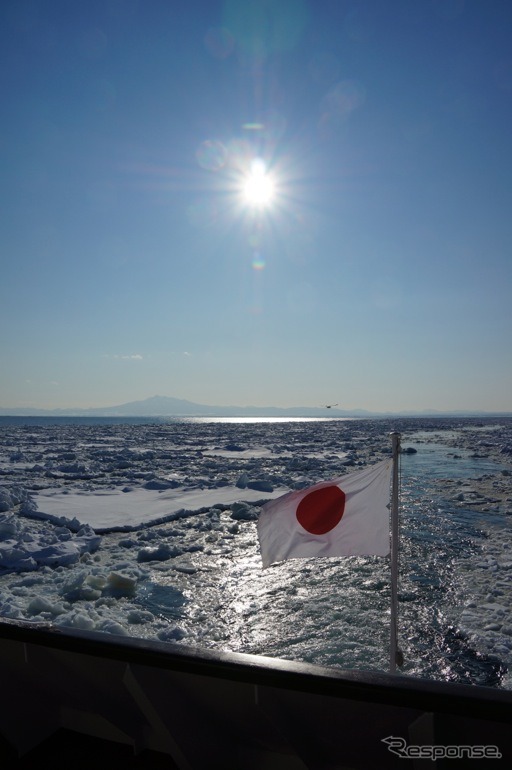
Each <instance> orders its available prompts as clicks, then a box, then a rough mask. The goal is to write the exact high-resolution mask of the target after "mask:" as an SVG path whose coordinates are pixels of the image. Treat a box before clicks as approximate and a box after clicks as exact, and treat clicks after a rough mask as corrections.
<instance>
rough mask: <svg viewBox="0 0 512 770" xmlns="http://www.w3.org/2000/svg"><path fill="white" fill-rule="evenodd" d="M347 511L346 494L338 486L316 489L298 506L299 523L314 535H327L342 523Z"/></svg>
mask: <svg viewBox="0 0 512 770" xmlns="http://www.w3.org/2000/svg"><path fill="white" fill-rule="evenodd" d="M344 511H345V492H343V490H342V489H340V488H339V487H337V486H334V485H332V486H329V487H321V488H320V489H315V490H314V491H313V492H310V493H309V494H308V495H306V496H305V497H303V498H302V500H301V501H300V503H299V504H298V506H297V512H296V514H295V515H296V517H297V521H298V522H299V524H300V525H301V527H304V529H305V530H307V531H308V532H311V534H312V535H325V533H326V532H330V531H331V529H334V527H335V526H336V525H337V524H339V523H340V521H341V517H342V516H343V513H344Z"/></svg>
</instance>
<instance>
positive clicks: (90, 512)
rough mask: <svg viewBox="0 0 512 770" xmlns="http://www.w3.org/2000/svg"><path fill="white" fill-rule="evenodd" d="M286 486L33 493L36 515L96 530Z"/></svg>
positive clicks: (261, 495)
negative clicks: (63, 520) (259, 488)
mask: <svg viewBox="0 0 512 770" xmlns="http://www.w3.org/2000/svg"><path fill="white" fill-rule="evenodd" d="M288 491H289V489H288V488H285V487H282V488H279V489H274V491H273V492H262V491H260V490H255V489H239V488H238V487H220V488H219V489H190V490H184V489H166V490H163V491H161V490H149V489H134V490H131V491H129V492H123V491H121V490H120V489H112V490H103V491H101V492H98V491H96V492H70V493H67V494H66V493H63V492H62V489H61V488H59V489H53V490H51V489H49V490H44V491H42V492H39V493H38V494H37V495H35V496H34V497H33V500H34V502H35V503H36V505H37V514H38V517H41V518H44V517H45V515H46V516H49V517H54V516H55V517H59V518H60V517H64V518H66V519H69V520H72V519H73V518H76V519H78V521H79V522H80V523H81V524H89V525H90V526H91V527H92V528H93V529H94V530H95V531H96V532H101V531H102V530H108V529H112V528H118V527H126V528H129V529H133V528H137V527H139V526H143V525H147V524H151V523H153V522H154V523H157V522H158V521H160V520H162V519H164V518H165V517H167V516H170V515H172V514H173V513H176V511H180V510H187V511H196V510H200V509H201V508H211V507H213V506H214V505H217V504H226V505H230V504H231V503H235V502H253V503H254V502H258V501H259V500H269V499H271V498H275V497H279V496H280V495H283V494H285V493H286V492H288Z"/></svg>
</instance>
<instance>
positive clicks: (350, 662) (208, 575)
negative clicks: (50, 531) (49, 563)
mask: <svg viewBox="0 0 512 770" xmlns="http://www.w3.org/2000/svg"><path fill="white" fill-rule="evenodd" d="M11 419H12V418H11ZM456 422H457V425H456V429H455V430H453V429H452V427H451V426H450V425H447V426H445V425H443V429H442V430H434V428H435V427H436V426H437V423H435V421H434V423H432V424H429V426H428V429H427V430H425V429H424V426H423V423H422V422H421V421H414V420H411V421H404V422H402V423H401V424H399V423H397V422H396V421H371V420H368V421H364V420H362V421H359V420H358V421H344V422H343V423H342V422H341V421H340V422H337V421H335V420H326V421H300V420H299V421H297V420H295V421H284V422H283V421H271V422H268V421H266V422H262V421H257V422H255V423H247V421H246V422H245V423H242V422H233V420H232V419H230V420H229V422H222V421H219V420H216V421H208V420H197V421H186V420H178V421H158V422H156V421H155V422H154V424H148V420H140V421H139V420H134V421H131V424H127V423H128V421H127V420H122V421H115V420H111V419H109V418H101V419H99V420H95V421H94V422H91V421H90V420H84V419H83V418H77V419H75V420H69V419H68V420H67V421H66V420H60V421H53V422H52V421H48V420H47V421H46V422H45V421H44V420H42V421H41V420H39V421H37V422H34V420H33V418H30V419H29V420H27V421H25V422H23V423H18V424H17V425H13V423H12V421H11V422H8V421H7V422H5V421H4V425H3V427H2V445H3V446H4V448H6V450H8V451H11V456H10V465H7V464H5V463H4V465H3V466H2V468H3V474H4V475H3V477H2V478H1V479H0V481H1V483H2V485H4V486H5V485H8V484H9V483H14V482H16V483H21V484H26V485H27V486H28V487H29V486H30V485H31V484H32V485H33V483H34V478H33V474H32V475H30V474H29V473H28V471H27V468H31V467H33V466H32V465H31V459H32V458H31V457H28V455H29V454H30V453H29V447H32V450H33V451H38V452H39V455H40V462H43V460H45V458H46V467H48V468H51V467H54V466H52V462H53V460H52V459H51V458H52V457H56V458H57V459H58V458H59V457H60V458H62V456H65V455H67V456H70V453H71V452H74V454H75V455H76V457H75V460H74V462H76V463H79V462H80V459H81V458H83V462H84V464H88V465H87V467H88V470H89V475H90V478H88V479H87V480H84V479H79V478H76V476H77V474H75V478H73V474H72V473H67V474H66V473H62V474H61V475H60V478H59V480H58V483H60V484H62V485H63V486H65V487H66V489H68V490H71V489H73V488H75V487H77V486H82V487H83V485H84V484H86V485H87V487H88V488H90V487H91V486H92V487H94V485H98V486H99V487H101V485H102V484H105V483H107V482H108V483H109V484H112V483H116V484H117V485H119V484H124V483H127V482H129V483H130V484H132V485H133V484H134V482H135V479H136V476H137V474H138V477H139V478H140V477H141V475H142V476H143V477H144V475H145V476H146V477H147V475H148V474H150V469H152V470H153V472H156V473H157V474H160V475H162V473H163V470H164V469H165V472H166V473H167V474H169V472H171V471H174V472H175V475H176V476H179V477H180V481H181V482H182V483H199V484H202V485H204V486H205V487H208V485H210V486H211V487H212V488H214V487H215V488H216V489H218V488H219V485H221V486H222V484H224V483H225V484H228V483H234V481H235V480H236V479H237V478H238V477H239V475H240V473H242V472H247V473H249V474H251V473H253V474H255V475H257V476H259V477H261V478H264V479H267V480H269V481H271V482H272V483H273V484H277V483H285V484H288V485H292V484H295V485H297V484H299V485H302V486H304V485H307V484H308V483H314V482H316V481H318V480H320V479H322V478H329V477H332V476H333V475H339V473H340V469H342V470H348V471H350V470H352V469H353V468H352V467H350V464H353V465H355V468H356V469H357V466H358V464H367V463H368V462H373V461H375V460H378V459H380V457H381V456H382V455H383V454H386V453H389V451H390V447H389V431H390V429H395V428H401V429H402V431H403V441H402V443H403V444H404V440H405V443H406V444H407V447H408V448H409V450H411V453H410V454H403V455H402V456H401V463H400V467H401V471H400V517H401V523H400V581H399V645H400V647H401V649H402V651H403V654H404V666H403V671H404V673H406V674H410V675H413V676H422V677H428V678H434V679H445V680H449V681H462V682H471V683H474V684H486V685H492V686H499V685H502V684H505V686H506V682H507V681H508V679H507V676H508V674H507V670H508V668H509V666H510V663H511V660H512V655H511V649H512V645H510V646H508V641H507V637H506V634H505V636H504V635H503V633H502V632H501V631H499V633H500V634H501V636H500V638H499V639H497V638H496V634H494V636H493V635H492V634H493V633H494V632H492V629H491V630H487V631H485V633H482V634H479V629H478V628H475V623H476V621H475V618H476V613H477V612H478V610H479V605H481V612H483V613H484V614H485V612H486V611H488V612H492V609H493V607H496V606H497V605H496V596H498V598H499V594H496V596H494V602H495V603H494V605H493V604H492V602H491V604H489V601H488V600H489V593H487V594H486V595H485V596H483V595H482V587H483V586H484V587H485V586H486V582H485V581H486V580H488V577H489V574H490V573H489V568H487V566H486V565H490V564H491V562H490V561H489V558H490V557H488V556H485V549H486V547H487V546H488V543H489V542H490V541H491V540H492V542H493V543H494V549H495V550H494V556H493V558H494V561H495V562H496V558H495V557H496V549H498V556H499V555H500V548H501V544H503V548H505V546H506V542H507V541H506V537H508V533H509V530H510V527H509V518H507V516H506V515H504V514H503V512H500V511H497V512H494V511H493V510H492V506H491V509H490V510H486V511H482V510H481V507H480V508H478V509H477V508H473V507H471V506H470V505H469V504H468V505H465V504H464V501H462V502H461V500H459V497H460V494H457V492H458V489H459V487H457V483H458V482H459V481H460V483H461V484H465V485H466V486H462V487H461V488H463V489H467V483H468V481H469V483H470V482H471V479H472V478H475V479H479V478H482V476H485V475H486V474H491V475H492V474H496V473H498V472H499V471H500V469H501V466H500V465H499V463H498V462H497V460H496V457H494V458H490V457H482V456H475V452H474V451H472V450H471V449H470V448H468V447H467V446H464V445H463V446H461V447H459V446H457V448H456V449H454V446H453V444H454V442H455V443H456V439H457V436H458V435H460V430H461V429H463V428H464V425H463V424H462V425H461V422H460V421H456ZM31 426H32V427H31ZM471 427H472V429H474V430H476V427H475V426H473V425H471ZM488 428H489V430H492V428H493V426H492V425H490V426H488ZM20 431H21V432H20ZM16 447H18V449H16ZM19 447H21V448H19ZM261 447H265V449H266V453H260V454H259V453H258V451H256V450H259V449H261ZM250 450H254V451H252V453H251V451H250ZM412 450H416V452H414V451H412ZM59 452H60V454H59ZM245 452H248V455H246V454H245ZM27 457H28V460H29V461H30V462H26V463H25V464H24V462H23V459H25V460H27ZM91 458H92V459H91ZM126 458H131V460H132V463H131V466H132V467H131V468H130V462H128V461H127V459H126ZM93 460H94V462H96V466H94V463H93ZM344 463H348V464H349V466H348V467H344V465H343V464H344ZM135 466H136V467H137V469H138V470H137V474H134V473H133V470H134V467H135ZM59 467H63V466H62V465H61V466H59ZM142 469H145V470H142ZM53 475H54V476H55V475H56V474H55V473H54V474H53ZM150 475H151V474H150ZM39 483H41V479H39ZM43 483H44V482H43ZM52 483H53V484H54V483H56V482H55V478H53V479H52ZM262 497H263V498H264V494H263V493H262ZM244 510H245V514H246V515H243V514H244ZM244 510H242V515H241V517H240V516H239V517H238V518H236V516H235V517H234V511H233V507H232V506H222V505H221V506H216V507H214V508H213V509H211V510H201V511H197V512H187V515H186V516H182V517H178V518H176V519H175V520H174V521H172V522H170V523H168V524H164V525H158V526H152V527H146V528H144V529H143V530H141V531H139V532H136V533H132V534H124V535H123V534H119V533H114V532H112V533H110V534H108V533H105V534H104V535H103V537H102V546H101V549H100V551H99V552H98V554H97V555H96V556H95V558H94V559H90V560H89V561H88V562H83V563H81V564H78V565H75V566H73V567H69V568H59V570H54V571H52V570H49V569H45V570H41V571H40V572H39V573H38V574H37V575H34V574H30V575H28V576H23V575H18V574H15V575H9V574H6V575H4V576H3V577H2V578H1V580H0V596H1V595H3V596H4V599H5V597H6V596H7V597H8V599H9V601H4V603H3V606H9V607H12V606H13V604H14V606H15V608H16V610H19V613H20V616H21V617H23V618H26V617H30V618H31V619H36V620H38V619H39V620H40V619H44V620H48V619H50V620H51V622H55V624H57V625H59V624H62V625H66V624H74V625H75V627H80V625H79V624H80V623H83V626H82V627H84V628H96V629H98V630H105V631H109V632H111V633H112V632H113V633H125V634H128V635H133V636H139V637H143V638H158V639H160V640H162V641H167V642H170V643H176V642H178V643H185V644H193V645H196V646H199V647H209V648H215V649H219V650H233V651H240V652H245V653H252V654H258V655H270V656H273V657H277V658H287V659H293V660H302V661H308V662H313V663H318V664H322V665H327V666H333V667H337V668H359V669H361V668H364V669H373V670H384V671H385V670H387V668H388V665H389V625H390V609H389V608H390V571H389V560H387V559H380V558H378V557H352V558H349V559H319V560H312V559H310V560H291V561H289V562H285V563H281V564H279V565H275V566H273V567H271V568H270V569H268V570H262V568H261V560H260V556H259V550H258V544H257V534H256V520H257V513H258V510H259V508H258V506H257V505H256V506H247V507H246V509H244ZM239 513H240V512H239ZM490 534H491V535H492V537H490ZM162 543H165V544H166V545H167V546H168V547H169V548H170V549H171V551H172V553H173V554H174V556H172V557H171V558H166V559H165V560H158V559H155V560H154V561H151V560H150V561H147V562H146V561H144V562H143V563H141V561H140V559H141V553H142V552H143V551H144V549H146V550H147V549H148V548H149V549H151V548H158V546H159V545H161V544H162ZM172 549H174V550H172ZM486 559H487V561H486ZM498 562H499V559H498ZM496 563H497V562H496ZM479 565H480V566H479ZM482 565H483V566H482ZM113 568H115V569H116V570H118V571H121V572H122V571H123V570H124V571H125V572H130V570H131V574H135V573H136V574H137V575H138V579H137V582H136V587H135V589H134V591H133V592H132V594H131V595H124V596H123V595H122V592H121V593H120V594H118V595H115V593H114V594H112V595H110V596H107V595H106V593H104V594H103V595H102V596H101V597H100V598H97V597H96V598H94V594H90V595H89V598H88V595H87V593H84V591H83V587H84V585H86V584H87V586H92V585H99V583H100V582H101V576H102V575H103V574H107V573H108V571H109V570H111V569H113ZM87 581H88V582H87ZM29 583H30V585H29ZM501 585H502V589H500V590H501V591H502V595H503V594H504V593H505V592H507V595H506V596H503V601H502V603H503V604H504V606H505V607H507V606H508V602H509V596H510V592H508V588H507V586H508V583H507V582H506V581H505V582H502V584H501ZM485 590H486V591H488V587H486V588H485ZM493 590H495V589H494V588H493V587H492V581H491V588H490V593H492V591H493ZM34 593H39V594H41V595H42V596H44V597H45V598H46V599H47V600H48V602H49V605H48V606H57V600H59V601H60V602H61V604H62V603H63V604H64V606H65V609H66V602H67V604H68V605H69V604H70V603H71V604H72V611H71V610H69V611H68V612H67V613H66V612H64V611H63V612H62V614H60V615H54V616H52V617H51V618H49V617H48V615H49V614H50V615H51V612H50V613H46V615H45V613H44V612H42V613H40V614H39V615H37V614H34V613H32V614H30V613H29V611H28V607H29V606H30V604H29V602H28V599H27V601H26V602H25V598H24V597H25V596H26V595H27V594H28V596H29V597H30V596H33V594H34ZM91 596H92V597H93V598H92V599H91ZM491 599H492V597H491ZM52 602H53V605H52ZM486 603H487V605H488V606H487V610H486V609H485V606H484V605H485V604H486ZM471 605H473V609H474V612H473V614H472V611H471ZM77 619H78V620H77ZM77 624H78V626H77ZM491 625H492V624H491ZM496 633H498V632H496Z"/></svg>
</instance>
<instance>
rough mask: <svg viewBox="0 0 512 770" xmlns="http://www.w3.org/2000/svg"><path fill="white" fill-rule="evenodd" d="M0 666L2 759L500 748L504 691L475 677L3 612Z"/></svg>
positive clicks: (216, 764)
mask: <svg viewBox="0 0 512 770" xmlns="http://www.w3.org/2000/svg"><path fill="white" fill-rule="evenodd" d="M0 671H1V681H2V690H3V697H2V707H1V709H0V735H1V739H0V765H1V767H2V768H4V767H5V768H6V767H19V768H32V767H36V766H37V767H38V768H39V767H41V766H43V765H45V764H46V763H48V764H49V765H51V766H52V767H53V768H69V767H74V768H81V767H90V765H91V762H94V761H98V760H101V761H102V762H106V763H107V764H110V766H112V767H118V766H119V767H121V766H122V767H123V768H138V767H144V768H164V767H165V768H167V769H168V770H173V769H174V768H179V770H182V769H183V770H185V769H187V768H191V769H193V770H195V769H196V768H197V770H200V769H201V770H203V769H204V768H208V769H209V770H214V769H218V770H221V768H222V770H256V769H258V770H263V769H264V770H274V768H275V770H278V769H279V770H305V769H306V768H308V769H311V770H348V769H349V768H353V769H354V770H355V769H357V770H358V769H359V768H360V769H361V770H363V769H364V770H370V769H371V768H379V770H382V768H391V767H396V766H397V765H400V766H410V762H405V763H404V762H403V759H402V758H401V757H399V756H398V755H397V754H394V753H392V752H391V751H389V749H388V747H387V745H386V744H385V743H383V739H384V738H387V737H388V736H398V737H401V738H403V739H404V740H405V741H406V742H407V745H410V746H419V745H429V746H432V745H444V746H446V745H451V746H455V745H466V746H467V745H470V746H477V745H479V746H496V747H497V749H499V752H500V753H501V755H502V760H505V761H506V760H507V759H508V760H509V762H510V759H511V758H512V737H511V735H510V728H509V724H510V720H511V718H512V693H509V692H507V691H503V690H494V689H491V688H486V687H476V686H471V685H458V684H457V685H454V684H449V683H443V682H431V681H427V680H420V679H412V678H408V677H403V676H390V675H387V674H381V673H375V672H359V671H339V670H332V669H326V668H323V667H318V666H312V665H308V664H303V663H295V662H288V661H283V660H275V659H272V658H266V657H256V656H250V655H240V654H234V653H218V652H209V651H204V650H196V649H192V648H187V647H183V646H181V645H176V646H173V645H169V644H164V643H161V642H153V641H151V642H146V641H142V640H138V639H131V638H130V639H128V638H125V637H113V636H110V635H108V634H101V633H80V634H77V633H74V632H72V631H69V630H65V631H63V630H56V629H52V628H50V627H47V626H45V625H36V624H29V623H20V622H15V621H4V622H1V623H0ZM448 762H449V763H450V765H451V764H452V762H451V761H450V760H438V762H437V764H435V765H434V764H433V763H430V765H431V766H435V767H443V766H445V764H447V763H448ZM420 764H421V763H420ZM420 764H419V765H418V766H420ZM463 764H464V763H463V762H462V763H461V762H460V760H459V765H458V766H460V767H462V766H463ZM485 766H487V767H488V766H489V759H487V760H486V759H482V760H479V759H471V767H474V768H478V767H485Z"/></svg>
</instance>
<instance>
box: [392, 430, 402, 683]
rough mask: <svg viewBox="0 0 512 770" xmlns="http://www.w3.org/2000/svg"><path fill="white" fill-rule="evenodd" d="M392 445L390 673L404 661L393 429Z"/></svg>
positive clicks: (397, 442) (396, 440)
mask: <svg viewBox="0 0 512 770" xmlns="http://www.w3.org/2000/svg"><path fill="white" fill-rule="evenodd" d="M390 436H391V447H392V450H393V474H392V483H391V633H390V656H389V670H390V673H392V674H394V673H395V672H396V667H397V665H398V666H401V665H402V663H403V656H402V653H401V651H400V650H399V649H398V458H399V454H400V433H398V432H397V431H393V433H391V434H390Z"/></svg>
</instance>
